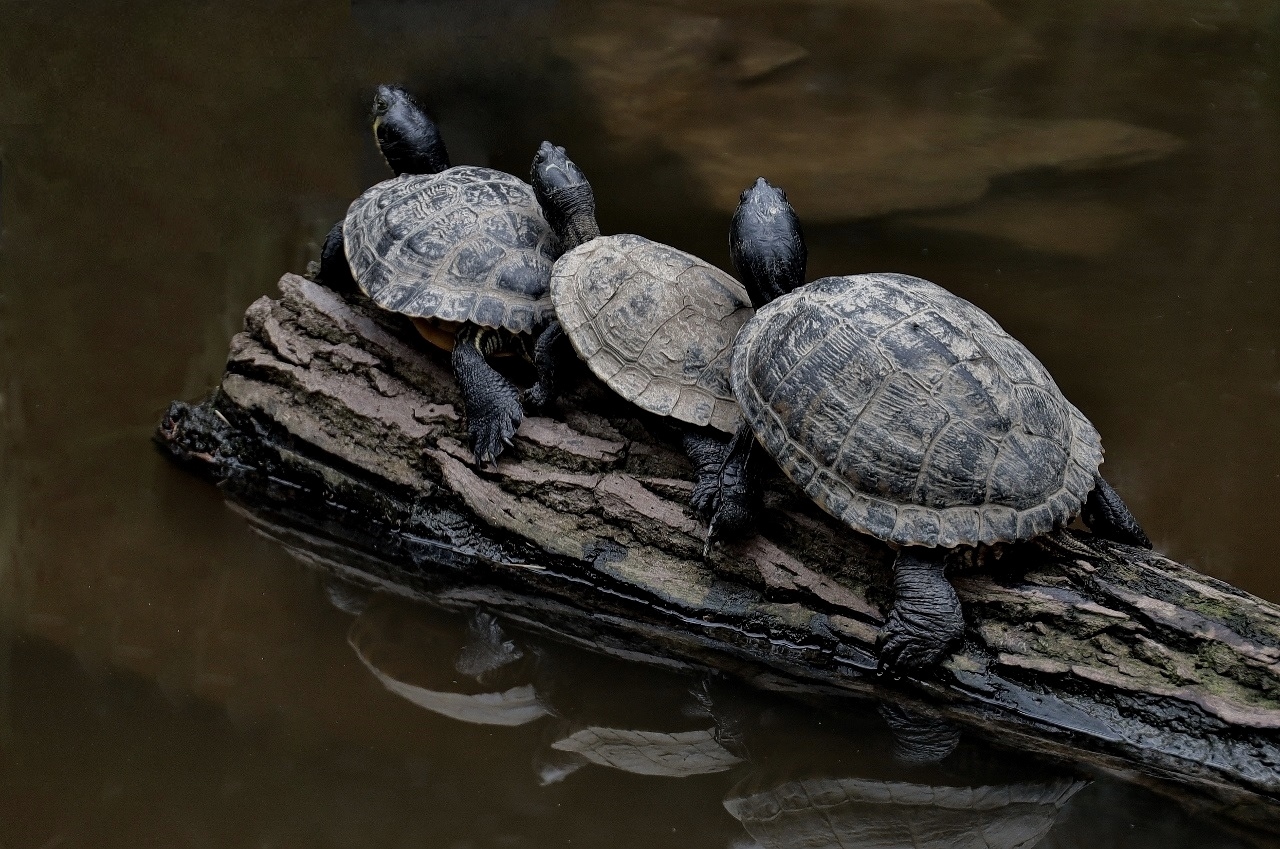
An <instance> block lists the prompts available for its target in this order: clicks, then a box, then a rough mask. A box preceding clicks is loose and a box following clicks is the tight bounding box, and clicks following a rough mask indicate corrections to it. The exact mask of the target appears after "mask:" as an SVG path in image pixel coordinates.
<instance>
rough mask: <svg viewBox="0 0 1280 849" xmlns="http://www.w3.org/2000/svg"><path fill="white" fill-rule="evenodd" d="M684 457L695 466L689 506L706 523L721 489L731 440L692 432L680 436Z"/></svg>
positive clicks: (706, 433) (696, 431)
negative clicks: (722, 474)
mask: <svg viewBox="0 0 1280 849" xmlns="http://www.w3.org/2000/svg"><path fill="white" fill-rule="evenodd" d="M681 442H682V443H683V444H684V453H686V454H688V455H689V461H690V462H692V463H693V495H692V496H690V498H689V504H690V506H692V507H693V512H694V513H696V514H697V515H698V518H700V519H702V520H703V521H704V522H705V521H707V520H709V519H710V518H711V513H712V511H713V510H714V509H715V505H716V497H717V490H718V489H719V487H720V468H721V467H722V466H723V465H724V461H725V458H726V457H727V456H728V454H729V443H728V440H726V439H724V438H723V437H721V436H719V435H718V434H715V435H713V434H711V433H708V432H706V431H703V430H693V429H689V430H686V431H684V433H683V434H682V435H681Z"/></svg>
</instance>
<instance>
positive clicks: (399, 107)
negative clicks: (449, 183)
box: [370, 85, 449, 176]
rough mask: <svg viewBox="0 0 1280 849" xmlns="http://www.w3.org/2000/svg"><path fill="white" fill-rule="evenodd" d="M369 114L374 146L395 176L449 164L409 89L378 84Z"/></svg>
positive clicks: (435, 170)
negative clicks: (371, 122)
mask: <svg viewBox="0 0 1280 849" xmlns="http://www.w3.org/2000/svg"><path fill="white" fill-rule="evenodd" d="M370 117H371V118H372V120H373V135H374V137H375V138H376V139H377V140H378V149H379V150H381V151H382V156H383V158H384V159H386V160H387V164H388V165H390V166H391V170H392V171H394V172H396V176H399V175H401V174H438V173H440V172H441V171H443V170H445V169H446V168H448V167H449V152H448V151H447V150H445V148H444V141H443V140H442V139H441V138H440V131H439V130H437V129H436V125H435V122H434V121H432V120H431V118H430V117H428V116H427V110H425V109H423V108H422V104H420V103H418V101H417V100H416V99H415V98H414V96H413V95H412V94H410V93H409V92H407V91H405V90H404V89H402V88H400V87H399V86H394V85H380V86H378V91H377V93H376V94H375V95H374V96H373V112H372V114H371V116H370Z"/></svg>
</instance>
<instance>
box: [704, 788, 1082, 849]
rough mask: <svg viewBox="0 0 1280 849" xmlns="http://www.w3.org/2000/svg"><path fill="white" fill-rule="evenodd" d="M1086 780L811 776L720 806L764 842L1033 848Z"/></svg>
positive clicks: (865, 847)
mask: <svg viewBox="0 0 1280 849" xmlns="http://www.w3.org/2000/svg"><path fill="white" fill-rule="evenodd" d="M1085 784H1086V782H1083V781H1071V780H1068V779H1059V780H1057V781H1053V782H1048V783H1043V784H1010V785H1004V786H998V787H933V786H928V785H923V784H904V783H901V782H891V781H867V780H864V779H859V778H845V779H809V780H804V781H790V782H787V783H785V784H780V785H778V786H777V787H774V788H771V789H769V790H764V791H761V792H755V793H743V794H738V793H735V794H732V795H730V796H729V798H727V799H725V802H724V807H725V810H727V811H728V812H729V813H730V814H732V815H733V816H734V818H735V819H737V820H738V821H740V822H741V823H742V825H743V826H744V827H745V828H746V829H747V831H748V832H750V834H751V836H752V837H754V838H755V839H756V840H757V841H758V842H759V843H760V845H761V846H762V847H764V849H844V847H855V846H856V847H859V849H1031V847H1033V846H1035V845H1036V844H1038V843H1039V842H1040V841H1041V840H1042V839H1043V838H1044V836H1045V835H1046V834H1048V832H1049V829H1051V828H1053V824H1054V822H1055V821H1056V820H1057V818H1058V814H1059V812H1060V811H1061V810H1062V808H1063V806H1064V805H1066V804H1067V802H1069V801H1070V800H1071V797H1072V796H1074V795H1075V794H1076V793H1077V792H1079V791H1080V789H1081V788H1083V787H1084V786H1085Z"/></svg>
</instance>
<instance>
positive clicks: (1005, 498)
mask: <svg viewBox="0 0 1280 849" xmlns="http://www.w3.org/2000/svg"><path fill="white" fill-rule="evenodd" d="M743 250H744V251H745V252H746V253H748V254H750V253H752V252H753V251H755V250H756V248H755V247H754V246H753V245H752V243H751V242H750V240H748V242H747V243H746V244H745V245H744V246H743ZM730 383H731V385H732V387H733V393H734V397H735V398H736V399H737V400H738V403H739V405H740V407H741V409H742V412H743V417H744V421H745V424H744V426H743V428H742V429H740V431H739V433H738V435H737V437H736V438H735V440H734V444H733V446H732V448H731V451H730V459H729V460H728V461H727V462H726V465H725V471H726V475H725V476H722V486H725V487H729V488H739V489H741V488H742V487H743V486H744V485H745V482H748V481H749V480H750V475H749V474H743V469H744V468H746V467H747V466H749V465H750V464H751V463H752V462H753V461H752V459H751V457H752V451H751V449H752V447H753V446H754V445H760V446H763V448H764V450H765V452H767V453H768V455H770V456H771V457H772V458H773V460H774V461H775V462H776V463H777V465H778V466H779V467H780V468H781V469H782V471H783V472H784V473H785V474H786V476H787V477H788V478H790V479H791V481H792V482H794V483H795V484H796V485H797V486H798V487H799V488H800V489H801V490H803V491H804V492H805V493H806V494H807V495H808V496H809V497H810V498H811V499H813V501H814V502H815V503H817V505H818V506H819V507H821V508H822V509H823V510H824V511H826V512H827V513H828V514H830V515H831V516H833V517H835V518H837V519H839V520H840V521H842V522H844V523H845V524H846V525H848V526H849V527H850V528H852V529H853V530H855V531H858V532H861V533H865V534H870V535H871V536H874V537H876V538H878V539H881V540H883V541H885V542H888V543H890V544H892V545H893V546H895V547H896V548H897V553H896V556H895V559H894V565H893V571H894V590H895V600H894V604H893V607H892V609H891V611H890V613H889V616H888V619H887V621H886V623H885V625H884V627H883V628H882V629H881V632H880V635H879V637H878V649H879V654H880V665H881V667H882V669H890V670H895V671H896V670H905V669H917V668H923V667H927V666H929V665H931V664H933V663H935V662H936V661H938V660H939V659H940V658H941V657H942V656H943V655H944V654H945V652H946V651H947V650H948V648H949V647H950V646H951V645H952V644H953V643H955V642H956V641H957V640H959V639H960V637H961V636H962V634H963V630H964V619H963V616H962V615H961V610H960V604H959V600H958V599H957V598H956V594H955V591H954V590H953V589H952V587H951V585H950V583H949V582H948V581H947V579H946V577H945V574H944V568H945V566H946V563H947V561H948V559H949V558H948V555H949V554H950V553H952V552H956V553H961V552H964V553H969V554H972V553H974V552H978V551H989V550H990V548H989V547H991V546H994V545H997V544H1003V543H1015V542H1021V541H1026V540H1030V539H1032V538H1034V537H1037V536H1041V535H1043V534H1047V533H1049V532H1051V531H1053V530H1055V529H1056V528H1059V527H1062V526H1064V525H1066V524H1067V523H1069V522H1071V521H1072V520H1073V519H1075V518H1076V517H1078V516H1079V517H1081V518H1082V519H1083V520H1084V522H1085V524H1087V525H1088V526H1089V527H1090V529H1091V530H1092V531H1093V532H1094V533H1095V534H1096V535H1098V536H1101V537H1104V538H1107V539H1110V540H1113V541H1116V542H1121V543H1125V544H1128V545H1134V546H1139V547H1143V548H1151V541H1150V540H1149V539H1148V538H1147V535H1146V533H1145V532H1144V531H1143V530H1142V528H1141V526H1140V525H1139V524H1138V521H1137V519H1136V518H1135V517H1134V516H1133V514H1132V513H1131V512H1130V511H1129V508H1128V507H1127V506H1126V505H1125V503H1124V501H1123V500H1122V499H1121V498H1120V496H1119V494H1118V493H1117V492H1116V491H1115V490H1114V489H1113V488H1112V487H1111V485H1110V484H1109V483H1107V481H1106V480H1105V479H1104V478H1103V477H1102V475H1101V473H1100V472H1099V466H1100V465H1101V463H1102V442H1101V438H1100V437H1099V435H1098V432H1097V430H1096V429H1095V428H1094V427H1093V425H1092V424H1091V423H1090V422H1089V420H1088V419H1087V418H1086V417H1085V415H1084V414H1083V413H1082V412H1081V411H1080V410H1079V409H1077V408H1076V407H1075V406H1073V405H1072V404H1071V403H1070V402H1069V401H1068V400H1067V399H1066V397H1065V396H1064V395H1063V394H1062V391H1061V390H1060V389H1059V388H1058V386H1057V384H1056V383H1054V381H1053V378H1052V377H1051V376H1050V374H1049V372H1048V370H1047V369H1046V368H1045V367H1044V366H1043V365H1042V364H1041V363H1040V361H1039V360H1037V359H1036V357H1035V356H1034V355H1033V354H1032V353H1031V352H1030V351H1029V350H1027V348H1026V347H1024V346H1023V345H1022V344H1021V343H1020V342H1018V341H1017V340H1016V339H1014V338H1013V337H1012V336H1010V335H1009V334H1008V333H1007V332H1005V330H1004V329H1003V328H1001V327H1000V325H999V324H998V323H996V321H995V319H993V318H992V317H991V316H990V315H988V314H987V313H986V312H984V311H983V310H982V309H980V308H979V307H977V306H975V305H974V304H972V303H970V302H969V301H966V300H964V299H963V298H960V297H959V296H957V295H954V294H952V293H951V292H949V291H947V290H946V289H944V288H942V287H941V286H938V285H936V284H934V283H931V282H929V281H927V280H923V279H921V278H918V277H913V276H910V275H906V274H888V273H884V274H856V275H851V276H843V277H825V278H822V279H820V280H815V281H813V282H811V283H808V284H806V285H804V286H802V287H800V288H797V289H795V290H794V291H791V292H789V293H787V294H783V295H781V296H779V297H777V298H776V299H774V300H772V301H770V302H769V303H768V304H766V305H763V306H761V307H760V308H758V309H757V310H756V313H755V315H754V316H752V318H751V319H750V320H748V321H747V323H746V324H745V325H744V326H743V328H742V331H741V332H740V333H739V335H738V337H737V340H736V342H735V344H734V350H733V355H732V365H731V368H730ZM740 458H741V459H740ZM735 469H736V470H737V471H736V476H734V475H728V474H727V473H728V472H730V471H732V470H735ZM730 503H731V504H739V505H740V504H742V500H741V499H731V500H730ZM712 522H713V529H714V523H715V517H713V519H712ZM952 559H953V560H954V559H955V558H952ZM973 559H974V558H972V557H962V558H959V560H960V562H972V561H973ZM977 559H978V560H981V559H982V558H981V557H979V558H977Z"/></svg>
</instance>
